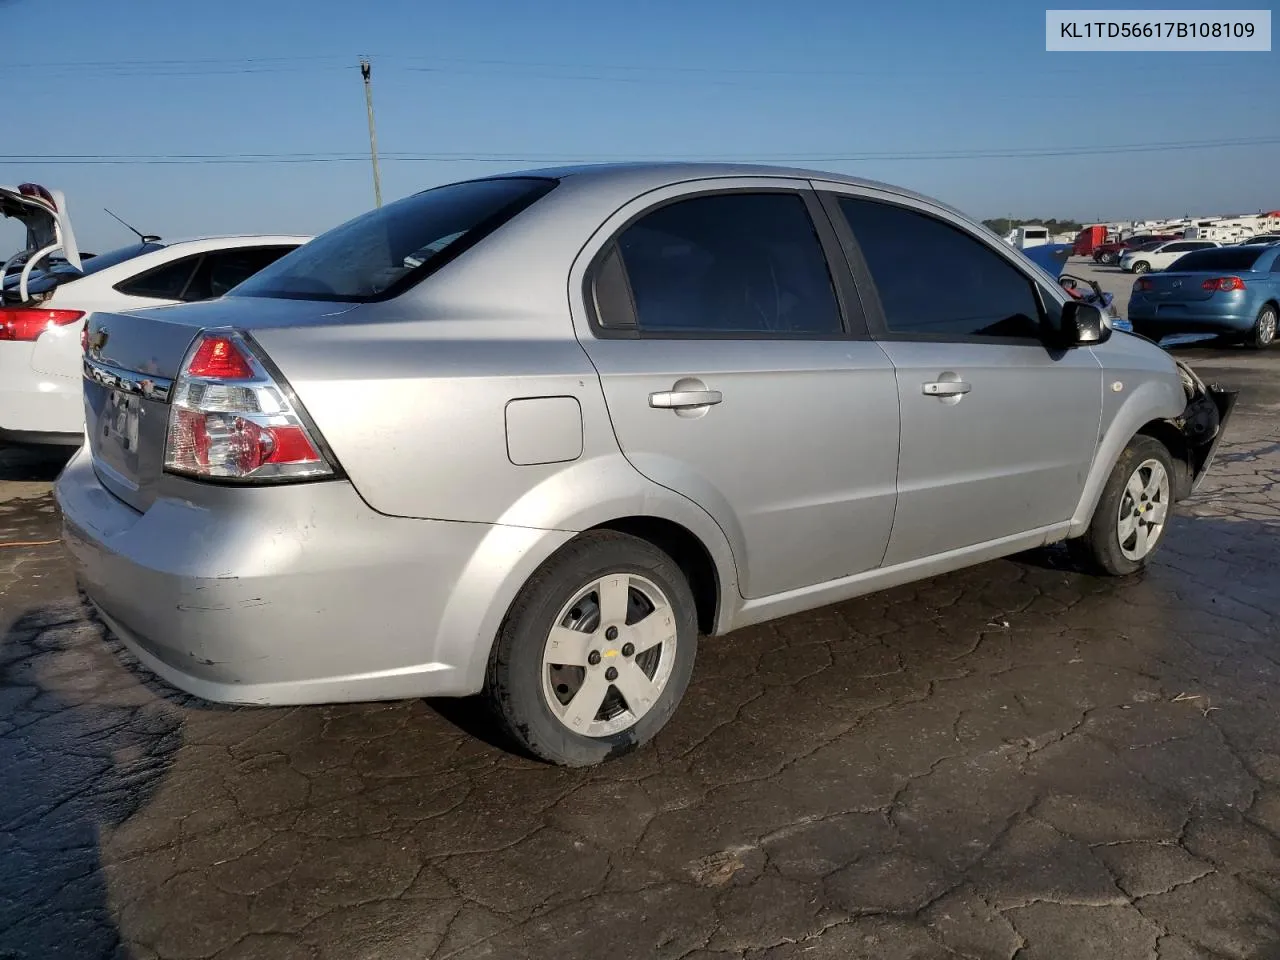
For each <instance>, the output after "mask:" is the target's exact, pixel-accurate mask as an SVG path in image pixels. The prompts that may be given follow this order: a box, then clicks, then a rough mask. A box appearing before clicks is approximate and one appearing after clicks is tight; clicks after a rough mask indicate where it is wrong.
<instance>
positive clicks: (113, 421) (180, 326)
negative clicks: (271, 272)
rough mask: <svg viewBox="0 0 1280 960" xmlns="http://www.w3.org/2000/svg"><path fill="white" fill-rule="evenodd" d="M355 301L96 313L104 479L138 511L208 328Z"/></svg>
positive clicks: (94, 387)
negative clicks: (189, 362)
mask: <svg viewBox="0 0 1280 960" xmlns="http://www.w3.org/2000/svg"><path fill="white" fill-rule="evenodd" d="M355 306H356V305H355V304H349V303H326V302H319V301H314V300H268V299H253V300H247V299H244V298H236V299H235V300H212V301H206V302H204V303H192V304H176V305H174V306H170V307H156V308H152V309H148V310H138V311H132V312H129V313H93V314H90V316H89V319H88V322H87V324H86V326H85V357H84V412H85V439H86V442H87V443H88V446H89V450H90V453H91V454H92V456H93V464H94V469H95V470H96V471H97V474H98V477H99V479H100V480H101V481H102V483H103V485H104V486H106V487H107V489H108V490H110V491H111V492H112V493H113V494H115V495H116V496H117V497H118V498H119V499H121V500H123V501H124V502H125V503H127V504H128V505H129V506H131V507H133V508H134V509H135V510H138V511H145V510H146V509H147V508H148V507H149V506H150V505H151V504H152V502H153V501H154V500H155V498H156V491H157V487H158V485H159V483H160V481H161V478H162V476H163V474H164V453H165V440H166V437H167V435H168V428H169V401H170V399H171V397H172V393H173V387H174V383H175V381H176V379H177V377H178V375H179V374H180V373H181V368H182V361H183V359H184V358H185V357H186V355H187V351H188V350H189V349H190V347H191V344H192V342H193V341H194V340H195V338H196V335H197V334H199V333H200V331H201V330H206V329H211V328H218V327H226V326H234V327H236V328H237V329H240V330H243V331H246V332H248V333H249V335H250V336H252V331H253V330H254V329H255V328H257V329H261V328H266V327H284V326H295V325H303V324H308V323H316V322H324V321H325V320H332V319H333V318H335V317H337V316H340V315H341V314H344V313H346V312H348V311H350V310H352V309H354V308H355Z"/></svg>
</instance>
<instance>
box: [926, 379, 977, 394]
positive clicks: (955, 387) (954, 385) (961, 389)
mask: <svg viewBox="0 0 1280 960" xmlns="http://www.w3.org/2000/svg"><path fill="white" fill-rule="evenodd" d="M922 389H923V391H924V395H925V396H926V397H960V396H964V395H965V394H966V393H968V392H969V391H970V390H971V389H972V388H971V387H970V386H969V384H967V383H965V382H964V381H963V380H935V381H933V382H932V383H926V384H922Z"/></svg>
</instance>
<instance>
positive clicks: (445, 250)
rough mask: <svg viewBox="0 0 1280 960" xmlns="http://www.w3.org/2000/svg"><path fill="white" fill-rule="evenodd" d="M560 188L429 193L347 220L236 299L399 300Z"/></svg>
mask: <svg viewBox="0 0 1280 960" xmlns="http://www.w3.org/2000/svg"><path fill="white" fill-rule="evenodd" d="M555 184H556V181H554V180H546V179H537V178H532V177H504V178H495V179H492V180H470V181H466V182H464V183H453V184H449V185H447V186H443V187H436V188H435V189H433V190H426V191H424V192H422V193H418V194H415V195H414V196H411V197H405V198H404V199H403V200H398V201H396V202H395V203H391V204H388V205H387V206H385V207H382V208H380V209H377V210H371V211H369V212H368V213H366V214H363V215H361V216H359V217H356V218H355V219H354V220H349V221H347V222H346V223H344V224H342V225H341V226H339V227H335V228H334V229H332V230H330V231H329V232H328V233H325V234H322V235H321V236H319V237H316V238H315V239H314V240H312V241H311V242H310V243H307V244H305V245H303V246H301V247H299V248H298V249H297V250H295V251H294V252H293V253H291V254H289V255H288V256H285V257H282V258H281V259H280V260H277V261H276V262H275V263H273V264H272V265H271V266H269V267H267V268H266V269H265V270H263V271H261V272H260V273H258V274H256V275H255V276H253V277H251V278H250V279H249V280H247V281H245V282H244V283H242V284H240V285H239V286H238V287H237V288H236V289H235V291H234V292H233V293H232V294H231V295H232V296H237V297H277V298H283V299H294V300H340V301H348V302H355V303H363V302H368V301H373V300H383V299H386V298H388V297H393V296H395V295H397V294H398V293H400V292H402V291H403V290H406V289H408V288H409V287H410V286H412V285H413V284H415V283H417V282H418V281H420V280H422V279H423V278H424V277H426V276H427V275H428V274H430V273H432V272H434V271H435V270H438V269H439V268H440V267H441V266H443V265H444V264H446V263H448V262H449V261H450V260H452V259H454V258H455V257H457V256H458V255H459V254H460V253H461V252H462V251H464V250H465V249H467V248H468V247H470V246H473V245H474V244H476V243H477V242H479V241H480V240H481V239H483V238H484V237H485V236H486V235H488V234H489V233H492V232H493V231H494V230H496V229H498V228H499V227H500V226H502V224H504V223H506V222H507V221H508V220H510V219H511V218H512V217H514V216H515V215H516V214H517V213H519V212H520V211H521V210H524V209H525V208H526V207H528V206H529V205H530V204H532V203H533V202H535V201H536V200H538V199H539V198H540V197H542V196H544V195H545V194H546V193H547V192H548V191H550V190H551V189H552V188H553V187H554V186H555Z"/></svg>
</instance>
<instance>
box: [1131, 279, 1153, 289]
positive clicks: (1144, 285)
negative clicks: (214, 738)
mask: <svg viewBox="0 0 1280 960" xmlns="http://www.w3.org/2000/svg"><path fill="white" fill-rule="evenodd" d="M1154 286H1155V284H1154V283H1152V282H1151V281H1150V280H1148V279H1147V278H1146V277H1143V278H1142V279H1141V280H1139V281H1138V282H1137V283H1135V284H1134V285H1133V288H1134V289H1135V290H1150V289H1151V288H1152V287H1154Z"/></svg>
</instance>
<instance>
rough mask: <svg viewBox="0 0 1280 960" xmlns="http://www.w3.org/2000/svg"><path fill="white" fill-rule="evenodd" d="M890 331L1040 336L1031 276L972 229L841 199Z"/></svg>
mask: <svg viewBox="0 0 1280 960" xmlns="http://www.w3.org/2000/svg"><path fill="white" fill-rule="evenodd" d="M839 205H840V210H841V212H842V213H843V214H844V217H845V220H846V221H847V222H848V224H849V229H850V230H852V231H853V235H854V237H855V238H856V239H857V241H858V246H859V247H860V248H861V250H862V255H863V258H864V259H865V260H866V262H867V268H868V269H869V270H870V271H871V279H872V281H873V282H874V283H875V287H876V290H877V292H878V293H879V295H880V304H881V307H882V309H883V310H884V318H885V325H886V326H887V328H888V332H889V333H890V334H895V333H896V334H914V335H920V336H936V337H1014V338H1038V337H1039V335H1040V303H1039V300H1038V299H1037V298H1036V294H1035V290H1034V287H1033V286H1032V283H1031V280H1030V279H1029V278H1028V277H1027V276H1026V275H1025V274H1023V273H1022V272H1021V271H1020V270H1018V269H1017V268H1016V267H1015V266H1014V265H1013V264H1011V263H1010V262H1009V261H1008V260H1006V259H1005V258H1004V257H1002V256H1000V255H999V254H997V253H996V252H995V251H993V250H991V249H990V248H989V247H988V246H986V244H984V243H982V242H980V241H979V240H977V239H975V238H974V237H972V236H970V235H969V234H967V233H965V232H964V231H962V230H959V229H957V228H956V227H953V226H951V225H950V224H947V223H943V222H942V221H941V220H938V219H937V218H935V217H931V216H929V215H927V214H924V213H919V212H917V211H915V210H908V209H906V208H905V207H900V206H897V205H896V204H891V203H882V202H880V201H876V200H862V199H855V198H852V197H842V198H841V199H840V201H839Z"/></svg>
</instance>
